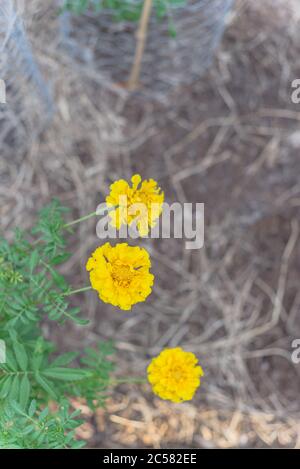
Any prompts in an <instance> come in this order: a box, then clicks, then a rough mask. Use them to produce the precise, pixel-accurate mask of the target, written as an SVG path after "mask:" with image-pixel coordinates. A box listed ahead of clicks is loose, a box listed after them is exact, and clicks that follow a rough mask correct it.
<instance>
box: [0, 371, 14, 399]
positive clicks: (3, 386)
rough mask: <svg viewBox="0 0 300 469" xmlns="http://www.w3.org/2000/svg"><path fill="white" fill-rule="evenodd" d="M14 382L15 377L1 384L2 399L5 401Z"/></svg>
mask: <svg viewBox="0 0 300 469" xmlns="http://www.w3.org/2000/svg"><path fill="white" fill-rule="evenodd" d="M12 382H13V377H12V376H8V377H7V378H6V380H5V382H4V383H3V384H1V390H0V399H4V398H5V397H6V396H7V395H8V393H9V390H10V388H11V385H12Z"/></svg>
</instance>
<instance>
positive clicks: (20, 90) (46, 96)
mask: <svg viewBox="0 0 300 469" xmlns="http://www.w3.org/2000/svg"><path fill="white" fill-rule="evenodd" d="M24 11H25V3H24V2H23V0H15V1H14V0H1V3H0V79H1V84H2V100H1V103H0V148H1V149H0V154H1V156H4V157H5V156H12V155H16V154H20V153H22V152H23V151H24V150H25V149H26V148H28V146H29V144H30V142H32V141H33V140H34V138H35V137H36V136H37V135H38V134H39V133H40V132H41V131H43V130H44V128H45V126H46V124H47V122H48V121H49V118H50V117H51V115H52V112H53V105H52V99H51V93H50V91H49V89H48V86H47V84H46V83H45V81H44V79H43V77H42V75H41V72H40V70H39V67H38V65H37V64H36V62H35V58H34V56H33V53H32V50H31V46H30V44H29V41H28V39H27V36H26V32H25V29H24V24H23V18H22V13H24Z"/></svg>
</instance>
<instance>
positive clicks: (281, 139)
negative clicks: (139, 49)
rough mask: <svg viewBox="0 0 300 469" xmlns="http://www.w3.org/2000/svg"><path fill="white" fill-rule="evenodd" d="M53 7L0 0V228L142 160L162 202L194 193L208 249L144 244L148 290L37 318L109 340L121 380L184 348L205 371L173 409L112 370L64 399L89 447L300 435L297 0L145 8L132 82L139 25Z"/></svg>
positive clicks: (88, 191)
mask: <svg viewBox="0 0 300 469" xmlns="http://www.w3.org/2000/svg"><path fill="white" fill-rule="evenodd" d="M177 3H180V2H177ZM59 6H60V4H59V2H55V1H53V0H26V2H25V3H24V2H23V1H22V0H15V1H13V0H1V6H0V50H1V59H0V78H1V79H3V80H5V83H6V88H7V89H6V100H7V103H6V104H0V155H1V159H0V198H1V204H0V225H1V232H2V233H4V234H5V236H6V237H7V238H9V237H11V236H12V230H13V228H14V227H15V226H19V227H22V228H28V227H30V225H31V222H32V220H33V219H34V218H35V216H36V211H37V209H39V208H40V207H42V206H43V205H44V204H45V203H48V202H50V201H51V199H52V198H53V197H58V198H59V199H60V200H61V201H62V203H63V204H64V205H66V206H69V207H70V208H71V209H72V215H73V216H74V217H76V218H77V217H79V216H82V215H84V214H86V213H89V212H92V211H94V210H95V207H97V205H98V204H99V203H101V202H102V201H103V200H104V198H105V196H106V194H107V193H108V190H109V185H110V184H111V183H112V182H113V181H114V180H116V179H120V178H122V177H124V178H125V179H126V178H127V179H129V178H130V177H131V175H132V174H135V173H140V174H141V175H142V176H143V178H154V179H156V180H157V181H158V182H159V185H160V186H161V187H162V188H163V190H164V191H165V195H166V201H167V202H169V203H172V202H176V201H177V202H194V203H196V202H203V203H205V246H204V248H202V249H201V250H199V251H189V250H186V249H185V243H184V241H183V240H179V239H170V240H169V239H165V240H163V239H161V240H144V241H142V244H143V245H145V246H147V249H148V250H149V251H150V254H151V257H152V259H153V269H152V270H153V273H154V274H155V276H156V284H155V288H154V292H153V293H152V295H151V297H150V299H149V300H148V301H147V302H146V303H143V304H141V305H140V306H136V307H135V308H134V309H133V310H132V311H130V312H124V311H119V310H116V309H115V308H113V307H110V306H109V305H105V304H103V303H100V302H99V301H98V300H97V297H96V295H93V294H91V293H87V294H86V295H85V296H84V295H82V296H81V298H78V299H76V300H75V301H78V302H80V301H81V306H82V311H83V315H85V316H86V317H87V318H89V319H90V325H89V326H88V327H87V328H81V329H80V328H79V327H77V326H76V325H74V324H70V325H69V327H68V333H67V334H66V333H65V329H64V328H63V327H62V328H61V329H60V327H59V326H56V325H53V323H51V322H49V323H45V324H44V333H45V336H46V337H47V338H50V337H51V339H52V340H54V341H55V342H57V344H59V347H60V348H61V350H62V351H67V350H69V349H71V348H72V349H74V348H76V347H78V348H82V347H84V346H87V345H92V344H94V343H96V342H97V341H98V340H99V339H101V338H102V339H113V340H114V341H115V343H116V347H117V354H116V357H115V361H116V363H117V373H118V375H120V376H124V375H142V374H144V373H145V368H146V366H147V364H148V362H149V359H150V357H152V356H154V355H156V354H157V353H159V352H160V350H161V349H162V348H163V347H168V346H171V347H174V346H177V345H180V346H182V347H184V348H185V349H187V350H190V351H192V352H194V353H195V354H196V355H197V356H198V357H199V360H200V363H201V365H202V367H203V369H204V370H205V378H204V379H203V382H202V386H201V388H200V390H199V391H198V393H197V395H196V397H195V399H194V400H193V401H191V402H190V403H185V404H180V405H175V404H172V403H168V402H164V401H161V400H159V399H158V398H155V397H154V396H153V394H152V392H151V390H150V389H149V387H148V386H147V385H145V386H140V385H124V384H123V385H120V386H118V387H116V388H115V389H113V390H112V391H111V393H110V395H109V398H108V401H107V405H106V408H105V409H99V410H97V411H96V412H94V413H92V412H91V411H90V410H89V409H88V408H87V407H86V406H85V404H84V402H78V401H74V407H80V408H81V409H82V411H83V413H84V415H85V418H86V423H85V424H84V425H83V426H82V427H81V428H80V429H79V436H80V437H81V438H83V439H86V440H87V441H88V445H89V447H91V448H93V447H94V448H95V447H98V448H105V447H106V448H120V447H121V448H131V447H133V448H136V447H138V448H139V447H148V448H177V447H178V448H194V447H204V448H214V447H217V448H231V447H233V448H234V447H238V448H242V447H274V446H279V447H299V446H300V405H299V391H300V381H299V372H300V364H298V365H297V364H295V363H293V361H292V352H293V349H292V342H293V340H294V339H297V338H300V318H299V310H300V291H299V272H300V256H299V254H300V244H299V212H300V181H299V174H300V158H299V151H300V104H297V103H293V101H292V93H293V91H294V90H293V88H292V83H293V81H294V80H295V79H297V78H298V79H299V78H300V4H299V1H298V0H265V1H263V2H261V1H259V0H251V1H250V0H249V1H247V0H244V1H243V0H236V1H231V0H210V1H208V0H198V1H186V2H181V3H180V5H179V6H178V5H177V6H176V8H175V7H174V8H172V7H170V8H168V9H167V10H166V12H164V11H162V13H159V14H161V16H162V17H161V18H157V17H156V16H157V15H158V13H157V12H156V11H154V10H153V11H152V13H151V18H150V21H149V29H148V35H147V38H146V44H145V51H144V54H143V57H142V63H141V74H140V79H139V82H138V84H137V86H135V87H134V89H133V90H132V91H131V92H129V91H128V89H127V88H128V87H127V83H128V79H129V76H130V71H131V67H132V63H133V61H134V54H135V48H136V43H137V39H136V35H135V32H136V31H137V29H138V24H139V23H138V21H136V20H134V19H133V20H132V19H131V18H129V19H128V18H125V19H124V18H121V19H120V18H116V17H115V13H114V12H111V11H107V10H105V11H103V12H98V13H94V12H93V11H91V10H89V11H87V12H85V13H80V14H74V13H73V12H72V11H67V12H63V13H60V12H59ZM98 244H99V240H98V239H97V237H96V231H95V221H93V220H91V221H89V222H88V223H85V224H81V225H80V226H79V227H78V230H76V233H75V234H74V236H73V237H72V239H71V246H72V249H73V252H74V256H73V257H72V259H70V260H69V261H68V263H67V264H66V266H65V270H64V273H65V274H66V275H67V276H68V277H69V279H70V280H71V282H72V283H73V285H82V284H85V283H86V281H87V276H86V272H85V268H84V266H85V261H86V258H87V256H88V254H90V252H91V251H92V250H93V249H94V248H95V247H96V246H97V245H98Z"/></svg>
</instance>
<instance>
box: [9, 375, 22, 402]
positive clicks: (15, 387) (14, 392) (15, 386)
mask: <svg viewBox="0 0 300 469" xmlns="http://www.w3.org/2000/svg"><path fill="white" fill-rule="evenodd" d="M19 389H20V378H19V376H18V375H16V376H15V377H14V378H13V382H12V385H11V387H10V389H9V393H8V397H9V399H10V400H16V401H18V399H19Z"/></svg>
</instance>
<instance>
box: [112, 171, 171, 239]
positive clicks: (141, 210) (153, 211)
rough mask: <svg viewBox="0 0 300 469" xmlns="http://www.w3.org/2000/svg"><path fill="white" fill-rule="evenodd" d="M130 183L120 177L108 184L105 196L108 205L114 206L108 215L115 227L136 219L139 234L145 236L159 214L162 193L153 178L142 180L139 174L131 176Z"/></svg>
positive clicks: (118, 227) (130, 222)
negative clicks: (107, 192)
mask: <svg viewBox="0 0 300 469" xmlns="http://www.w3.org/2000/svg"><path fill="white" fill-rule="evenodd" d="M131 182H132V185H131V186H130V185H129V184H128V182H127V181H125V180H124V179H120V180H119V181H116V182H114V183H113V184H112V185H111V186H110V194H109V195H108V196H107V197H106V204H107V206H108V207H115V210H113V211H111V212H110V214H109V216H110V218H111V224H112V226H114V227H115V228H117V229H120V227H121V226H122V225H123V224H125V225H131V224H132V223H133V222H134V221H136V224H137V229H138V231H139V234H140V235H141V236H146V235H147V234H148V232H149V231H150V228H153V227H154V226H155V224H156V222H157V220H158V218H159V216H160V215H161V212H162V204H163V202H164V193H163V192H161V189H160V188H159V187H158V186H157V182H156V181H154V180H153V179H148V180H145V181H142V178H141V176H140V175H139V174H135V175H134V176H132V178H131Z"/></svg>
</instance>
